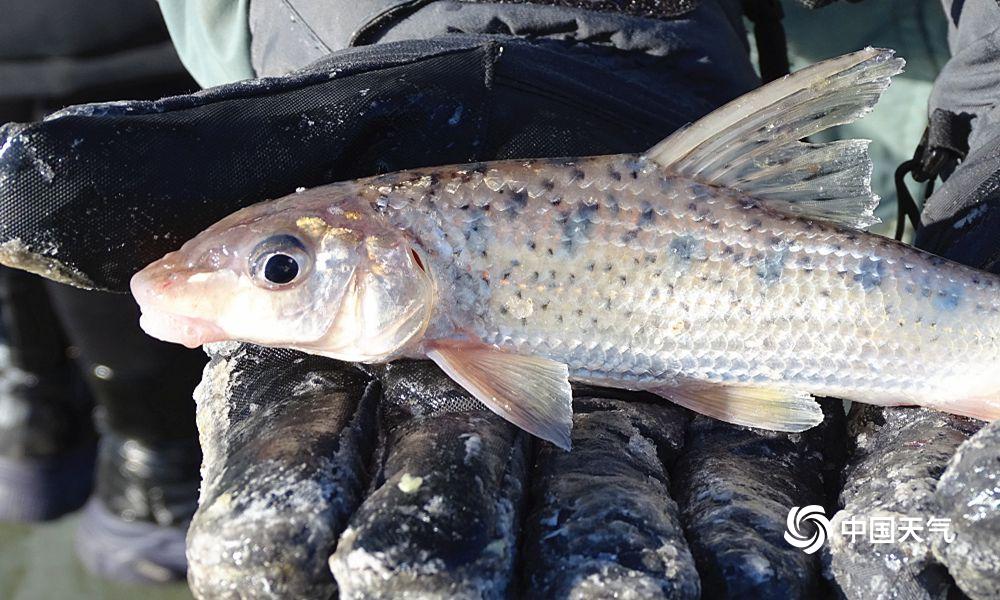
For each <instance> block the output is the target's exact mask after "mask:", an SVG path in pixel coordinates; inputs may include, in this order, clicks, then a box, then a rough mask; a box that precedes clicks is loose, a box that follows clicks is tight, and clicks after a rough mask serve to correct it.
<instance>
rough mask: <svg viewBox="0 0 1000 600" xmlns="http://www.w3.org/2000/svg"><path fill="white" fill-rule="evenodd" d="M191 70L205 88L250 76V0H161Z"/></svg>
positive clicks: (185, 64) (182, 57)
mask: <svg viewBox="0 0 1000 600" xmlns="http://www.w3.org/2000/svg"><path fill="white" fill-rule="evenodd" d="M159 3H160V10H161V11H162V12H163V18H164V20H165V21H166V23H167V29H168V30H169V31H170V37H171V39H172V40H173V42H174V46H176V47H177V53H178V54H179V55H180V57H181V61H182V62H183V63H184V66H185V67H187V70H188V71H189V72H190V73H191V75H192V76H193V77H194V78H195V80H196V81H197V82H198V83H199V84H200V85H201V86H202V87H212V86H215V85H220V84H223V83H229V82H232V81H238V80H240V79H250V78H252V77H253V76H254V71H253V67H252V66H251V64H250V25H249V18H248V15H249V3H250V0H159Z"/></svg>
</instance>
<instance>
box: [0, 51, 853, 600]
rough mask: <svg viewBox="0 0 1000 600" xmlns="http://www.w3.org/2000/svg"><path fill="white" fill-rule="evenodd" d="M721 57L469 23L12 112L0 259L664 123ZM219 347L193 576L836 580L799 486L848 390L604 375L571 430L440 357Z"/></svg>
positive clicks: (28, 262) (109, 265)
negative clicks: (772, 413) (737, 390)
mask: <svg viewBox="0 0 1000 600" xmlns="http://www.w3.org/2000/svg"><path fill="white" fill-rule="evenodd" d="M726 68H728V69H729V71H727V70H726V69H725V68H721V66H716V67H713V66H711V65H707V66H706V65H701V66H699V65H698V64H697V62H696V61H692V62H691V63H685V62H684V60H683V59H682V58H679V57H674V58H668V59H666V60H660V61H653V60H648V58H647V59H642V60H637V59H635V58H634V57H631V56H628V55H625V56H623V55H621V53H620V52H618V51H613V50H607V49H603V48H600V47H598V46H588V45H577V44H571V43H565V42H535V43H528V42H525V41H521V40H516V39H510V38H496V37H488V36H487V37H478V36H468V37H466V36H455V37H450V38H447V39H442V40H433V41H414V42H401V43H395V44H384V45H377V46H370V47H364V48H361V49H357V50H352V51H347V52H341V53H336V54H333V55H331V56H330V57H328V58H326V59H324V60H322V61H321V62H319V63H317V64H315V65H313V66H312V67H310V68H309V69H306V70H305V71H303V72H300V73H297V74H295V75H292V76H289V77H284V78H277V79H268V80H260V81H252V82H243V83H239V84H234V85H230V86H225V87H222V88H216V89H211V90H207V91H205V92H203V93H200V94H196V95H193V96H184V97H177V98H171V99H166V100H163V101H160V102H156V103H123V104H108V105H91V106H85V107H74V108H71V109H67V110H65V111H63V112H61V113H59V114H57V115H55V116H53V117H52V118H50V119H48V120H46V121H45V122H42V123H37V124H32V125H26V126H18V125H12V126H7V127H6V128H5V129H4V130H3V132H2V134H0V148H2V149H3V150H2V151H0V261H2V262H5V263H8V264H16V265H18V266H21V267H24V268H30V269H33V270H36V271H40V272H42V273H43V274H46V275H47V276H49V277H55V278H60V279H64V280H69V281H73V282H75V283H77V284H81V285H91V286H95V287H102V288H109V289H115V290H124V289H125V286H126V284H127V281H128V278H129V277H130V276H131V275H132V274H133V273H134V272H135V271H136V270H138V269H139V268H141V267H142V266H144V265H145V264H146V263H148V262H150V261H152V260H153V259H155V258H158V257H159V256H161V255H162V254H163V253H165V252H167V251H169V250H172V249H174V248H176V247H177V246H179V245H180V244H181V243H183V241H185V240H186V239H187V238H189V237H191V236H193V235H194V234H196V233H197V232H199V231H200V230H202V229H203V228H205V227H206V226H207V225H209V224H211V223H212V222H214V221H215V220H217V219H218V218H220V217H222V216H224V215H226V214H228V213H230V212H232V211H233V210H235V209H236V208H238V207H241V206H245V205H247V204H250V203H253V202H257V201H260V200H264V199H267V198H273V197H277V196H280V195H283V194H286V193H289V192H291V191H292V190H294V189H295V188H296V187H300V186H303V187H309V186H314V185H318V184H321V183H326V182H329V181H335V180H342V179H349V178H354V177H360V176H364V175H370V174H372V173H376V172H385V171H391V170H397V169H403V168H411V167H418V166H426V165H439V164H448V163H462V162H470V161H478V160H487V159H497V158H512V157H535V156H566V155H591V154H602V153H615V152H625V151H636V150H641V149H644V148H647V147H649V146H651V145H652V144H653V143H655V142H656V141H658V140H659V139H661V138H662V137H664V136H665V135H666V134H667V133H669V132H670V131H672V130H674V129H675V128H677V127H678V126H680V125H682V124H684V123H686V122H688V121H691V120H694V119H695V118H697V117H698V116H700V115H702V114H704V113H706V112H708V111H709V110H710V109H711V108H713V107H714V106H717V105H718V104H720V103H721V102H723V101H724V100H726V99H728V98H731V97H733V96H736V95H738V94H739V93H741V92H743V91H745V89H746V88H747V87H749V86H750V85H751V84H752V82H753V76H752V73H750V72H749V64H748V63H747V62H746V59H745V56H740V55H734V56H732V64H729V65H727V66H726ZM692 69H700V70H699V71H692ZM691 81H697V82H698V83H697V85H692V84H691V83H690V82H691ZM209 354H210V356H211V357H212V361H211V363H210V365H209V367H208V369H207V370H206V373H205V379H204V381H203V383H202V386H201V387H200V388H199V390H198V392H197V393H196V399H197V401H198V413H199V414H198V421H199V429H200V433H201V440H202V445H203V451H204V466H203V476H204V481H203V484H202V498H201V506H200V508H199V511H198V514H197V515H196V517H195V520H194V522H193V524H192V529H191V531H190V534H189V539H188V543H189V547H188V556H189V560H190V563H191V564H190V581H191V583H192V586H193V588H194V590H195V592H196V593H197V594H198V595H201V596H206V597H208V596H210V597H219V596H223V597H235V596H244V597H246V596H289V597H303V596H308V597H329V596H330V595H331V594H332V593H333V591H334V589H335V586H339V591H340V593H341V594H342V595H343V596H344V597H389V596H392V595H398V594H403V593H406V592H409V593H418V594H420V593H422V594H428V595H442V596H443V595H449V596H462V597H465V596H477V597H478V596H483V597H502V596H504V595H505V594H508V593H511V594H515V595H537V596H541V597H548V596H558V595H568V594H570V593H579V594H584V595H586V594H588V593H597V592H601V593H611V592H613V591H614V590H625V589H628V590H630V591H633V592H634V591H636V590H638V591H639V593H640V594H642V595H652V594H666V595H671V596H677V597H691V598H693V597H697V596H698V593H699V590H702V591H704V592H705V593H706V595H713V594H714V595H720V594H731V595H734V596H739V595H740V594H765V595H774V596H795V595H804V594H807V593H809V592H811V591H814V590H815V589H817V587H818V586H819V585H820V582H819V572H820V571H819V562H818V558H817V557H816V556H812V555H806V554H803V553H802V552H801V551H799V550H797V549H795V548H792V547H791V546H789V545H788V544H786V543H785V541H784V540H783V539H782V532H783V530H784V527H785V516H786V512H787V508H788V507H791V506H801V505H806V504H817V503H819V504H822V503H824V502H825V501H826V500H828V499H829V498H830V497H831V496H830V494H831V493H833V492H834V491H835V489H834V488H833V487H832V481H833V480H835V479H836V477H835V476H833V475H832V473H833V472H834V470H835V469H836V466H835V463H834V462H833V461H834V454H836V448H837V444H835V443H833V442H832V441H831V440H834V439H842V437H843V436H842V428H843V418H842V414H841V416H840V417H839V418H838V416H837V415H838V411H836V410H830V411H829V418H828V419H827V423H826V424H825V426H824V427H821V428H820V429H818V430H814V431H811V432H809V433H807V434H804V435H785V434H772V433H759V432H754V431H750V430H746V429H741V428H738V427H734V426H730V425H726V424H723V423H719V422H715V421H712V420H710V419H705V418H701V417H697V418H694V419H693V420H692V417H691V415H690V413H688V412H687V411H685V410H683V409H680V408H676V407H674V406H671V405H669V404H667V403H665V402H663V401H660V400H657V399H652V398H649V397H647V396H636V395H634V394H627V393H622V392H610V391H608V390H597V391H594V390H590V391H586V392H581V394H580V397H579V398H578V401H577V405H576V407H575V408H576V412H577V416H576V419H575V427H574V434H573V435H574V437H573V445H574V450H573V451H572V453H569V454H565V453H563V452H562V451H559V450H557V449H555V448H553V447H551V446H548V445H546V444H543V443H539V442H536V441H534V440H530V439H527V437H526V436H525V435H524V434H523V433H520V432H518V431H516V430H515V429H513V428H512V427H511V426H510V425H508V424H507V423H505V422H503V421H502V420H501V419H499V418H498V417H495V416H494V415H493V414H492V413H489V412H487V411H486V410H485V409H483V408H482V407H481V405H479V404H478V403H477V402H475V401H474V400H472V398H471V397H469V396H468V395H467V394H465V393H464V392H463V391H461V390H460V389H458V388H457V387H456V386H455V385H454V384H452V383H451V382H450V380H449V379H448V378H447V377H445V376H444V375H443V374H442V373H441V372H440V371H438V370H437V369H436V368H435V367H433V366H430V365H429V364H426V363H396V364H391V365H388V366H385V367H355V366H350V365H343V364H338V363H336V362H334V361H331V360H327V359H322V358H318V357H313V356H306V355H302V354H299V353H295V352H290V351H285V350H275V349H267V348H260V347H255V346H250V345H243V344H238V343H226V344H220V345H217V346H215V347H213V348H211V349H210V351H209ZM689 421H690V423H689ZM828 449H833V450H832V451H828ZM675 500H676V502H675ZM522 526H523V527H522ZM331 555H332V557H331ZM328 559H329V562H328ZM762 561H763V563H764V564H767V565H768V569H767V570H766V572H764V571H761V569H760V565H761V564H762Z"/></svg>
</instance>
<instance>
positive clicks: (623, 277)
mask: <svg viewBox="0 0 1000 600" xmlns="http://www.w3.org/2000/svg"><path fill="white" fill-rule="evenodd" d="M618 280H619V281H621V282H622V285H627V284H628V278H626V277H625V276H624V275H619V276H618Z"/></svg>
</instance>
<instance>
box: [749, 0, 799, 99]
mask: <svg viewBox="0 0 1000 600" xmlns="http://www.w3.org/2000/svg"><path fill="white" fill-rule="evenodd" d="M743 13H744V14H746V16H747V18H748V19H750V21H751V22H752V23H753V37H754V43H755V44H756V45H757V62H758V64H759V66H760V78H761V79H762V80H763V81H764V83H768V82H769V81H774V80H775V79H780V78H781V77H784V76H785V75H788V71H789V65H788V40H786V39H785V28H784V27H782V26H781V20H782V19H784V18H785V13H784V11H783V10H782V9H781V3H780V2H779V1H778V0H743Z"/></svg>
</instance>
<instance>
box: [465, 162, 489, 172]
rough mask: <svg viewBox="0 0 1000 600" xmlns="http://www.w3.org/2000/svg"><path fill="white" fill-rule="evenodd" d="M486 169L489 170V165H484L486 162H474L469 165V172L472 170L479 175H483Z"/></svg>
mask: <svg viewBox="0 0 1000 600" xmlns="http://www.w3.org/2000/svg"><path fill="white" fill-rule="evenodd" d="M488 170H489V167H488V166H487V165H486V163H476V164H474V165H471V166H470V167H469V171H470V172H472V173H479V174H480V175H485V174H486V171H488Z"/></svg>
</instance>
